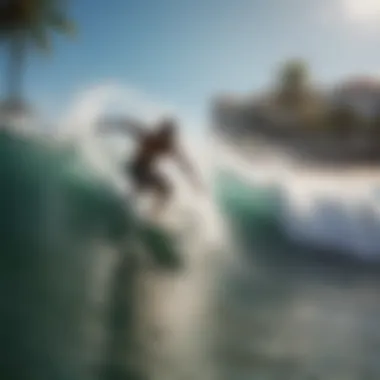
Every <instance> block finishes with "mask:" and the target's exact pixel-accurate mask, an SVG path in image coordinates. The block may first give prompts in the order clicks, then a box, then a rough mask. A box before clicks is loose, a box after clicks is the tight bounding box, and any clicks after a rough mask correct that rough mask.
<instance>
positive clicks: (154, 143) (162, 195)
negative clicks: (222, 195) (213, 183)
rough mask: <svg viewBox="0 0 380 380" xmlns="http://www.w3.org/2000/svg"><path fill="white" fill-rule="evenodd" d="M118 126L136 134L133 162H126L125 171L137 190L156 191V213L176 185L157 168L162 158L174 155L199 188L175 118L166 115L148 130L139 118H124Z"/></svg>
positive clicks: (165, 202) (198, 182)
mask: <svg viewBox="0 0 380 380" xmlns="http://www.w3.org/2000/svg"><path fill="white" fill-rule="evenodd" d="M119 126H121V127H122V129H123V130H125V131H128V132H129V133H130V134H132V135H133V136H134V137H135V140H136V142H137V144H138V145H137V150H136V151H135V154H134V155H133V157H132V160H131V162H129V163H128V164H127V166H126V174H127V175H128V176H129V177H130V178H131V179H132V182H133V186H134V189H135V192H136V193H137V194H140V193H142V192H145V191H151V192H153V193H154V194H155V206H154V209H153V215H158V214H159V213H160V212H161V211H162V209H163V208H164V206H165V205H166V204H167V202H168V201H169V200H170V198H171V196H172V194H173V191H172V190H173V189H172V186H171V184H170V181H169V180H168V179H167V178H166V176H164V175H163V174H162V173H160V172H159V171H158V170H157V169H156V163H157V161H158V160H159V159H160V158H163V157H170V158H172V159H174V160H175V161H176V162H177V164H179V166H180V167H181V168H182V170H183V171H184V172H185V173H186V174H187V176H188V177H189V178H190V179H191V180H192V182H193V184H194V186H195V187H196V188H197V189H200V185H201V183H200V181H199V178H198V177H197V176H196V174H195V171H194V170H193V167H192V165H191V164H190V162H189V160H187V158H186V157H185V155H184V153H183V151H182V150H181V149H180V148H179V144H178V126H177V123H176V121H175V120H174V119H172V118H163V119H162V120H160V121H159V122H158V123H157V125H156V128H154V129H153V130H151V131H150V130H147V128H144V127H143V125H142V124H140V123H137V122H132V121H128V122H124V123H123V122H122V121H120V123H119Z"/></svg>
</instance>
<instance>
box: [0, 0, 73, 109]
mask: <svg viewBox="0 0 380 380" xmlns="http://www.w3.org/2000/svg"><path fill="white" fill-rule="evenodd" d="M66 5H67V1H65V0H2V1H1V3H0V39H1V40H2V42H3V43H5V44H7V46H8V49H9V54H10V61H9V68H8V73H7V82H8V90H7V91H8V93H7V96H8V99H9V100H11V101H12V100H14V101H21V97H22V79H23V72H24V69H25V65H26V56H27V52H28V48H29V47H30V46H34V47H37V48H39V49H41V50H42V51H45V52H48V51H49V50H50V37H51V32H52V31H55V32H60V33H65V34H71V33H73V32H74V31H75V26H74V24H73V23H72V22H71V21H70V19H69V18H68V17H67V16H66V12H65V10H66Z"/></svg>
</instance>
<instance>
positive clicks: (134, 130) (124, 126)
mask: <svg viewBox="0 0 380 380" xmlns="http://www.w3.org/2000/svg"><path fill="white" fill-rule="evenodd" d="M146 129H147V128H146V125H145V124H144V123H142V122H140V121H138V120H134V119H129V118H105V119H102V120H100V121H99V122H98V128H97V130H98V131H99V132H100V133H111V132H121V133H127V134H128V135H131V136H132V137H134V138H136V139H140V138H143V137H144V136H145V134H146Z"/></svg>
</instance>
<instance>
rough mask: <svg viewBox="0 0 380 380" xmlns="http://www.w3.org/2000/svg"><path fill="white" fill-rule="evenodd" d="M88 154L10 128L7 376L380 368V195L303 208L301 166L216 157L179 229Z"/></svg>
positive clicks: (181, 209)
mask: <svg viewBox="0 0 380 380" xmlns="http://www.w3.org/2000/svg"><path fill="white" fill-rule="evenodd" d="M81 152H82V147H81V145H80V144H79V145H76V144H73V143H72V142H68V141H66V142H65V143H63V142H61V143H57V141H54V142H53V140H50V139H43V140H41V139H40V138H38V137H37V136H23V135H16V134H14V133H10V132H2V133H1V135H0V156H1V160H0V168H1V170H0V173H1V181H2V184H1V189H0V202H1V208H0V209H1V210H2V213H1V226H2V228H1V239H0V242H1V243H0V244H1V250H0V252H1V256H0V257H1V265H0V270H1V276H0V278H1V286H0V289H1V292H2V300H3V302H2V306H1V307H2V310H1V313H0V318H1V319H0V336H1V337H2V339H1V345H0V347H1V358H2V359H1V362H0V371H1V378H3V379H10V378H12V379H26V378H27V379H31V380H33V379H36V380H37V379H38V380H43V379H49V380H50V379H52V378H54V379H62V380H63V379H70V380H71V379H78V380H79V379H81V380H85V379H88V380H95V379H99V380H100V379H127V378H128V379H165V380H168V379H190V378H191V379H193V378H197V379H214V378H215V379H221V378H222V379H223V378H224V379H326V380H329V379H345V380H349V379H378V378H379V375H380V368H379V364H378V360H377V359H378V355H379V350H380V328H379V326H378V324H379V322H378V321H379V316H380V302H379V301H380V299H379V298H380V296H379V294H380V292H379V290H380V289H379V288H380V281H379V276H378V273H379V265H378V262H377V257H376V249H377V248H376V236H377V231H376V225H377V224H376V223H377V216H376V215H377V214H376V210H377V209H376V191H372V192H370V194H372V195H373V194H374V195H373V198H371V201H370V202H373V204H372V206H373V207H372V206H371V207H368V204H367V203H366V206H363V203H360V202H359V203H358V205H359V206H358V207H356V208H353V209H352V208H350V212H349V213H348V214H347V213H342V212H341V210H342V209H344V210H345V207H347V205H348V206H350V205H351V204H352V202H351V201H349V200H348V199H349V198H345V200H344V201H343V198H344V197H343V196H342V194H343V192H344V191H343V190H342V193H341V194H340V193H339V192H338V193H334V194H333V195H331V194H330V196H329V197H328V200H327V201H326V194H324V198H323V199H324V201H323V202H321V201H320V193H318V194H319V195H318V197H316V198H315V199H317V200H316V201H315V202H314V206H313V207H314V208H313V209H312V210H313V211H312V212H309V213H305V212H303V213H300V212H299V210H301V209H302V210H304V208H298V204H297V202H296V203H294V199H298V198H299V195H298V193H297V191H295V190H297V189H298V190H299V189H300V186H299V185H294V186H293V187H289V186H288V185H289V178H290V176H289V175H290V174H291V169H286V170H284V167H283V166H277V167H280V168H281V170H280V171H279V172H278V171H277V172H273V173H275V174H273V175H272V177H271V178H269V179H268V178H266V180H265V181H263V180H260V181H259V180H257V177H255V176H254V178H253V179H252V178H251V179H250V180H248V179H249V178H248V177H251V174H252V172H253V173H254V174H257V173H264V174H268V172H269V169H268V168H267V167H266V168H264V169H263V163H261V164H260V165H261V166H260V165H259V164H258V162H255V161H252V162H250V163H249V164H248V165H247V166H246V168H245V169H242V167H241V166H239V165H237V164H232V165H231V164H230V165H229V166H224V165H223V164H222V161H223V160H221V159H220V160H219V159H217V160H216V161H217V162H218V167H215V168H214V169H213V176H212V178H211V179H210V183H211V185H210V193H209V195H208V196H207V197H204V198H203V199H198V197H197V196H196V195H192V194H193V193H191V192H190V191H185V190H182V188H181V189H180V190H179V193H180V194H179V195H178V202H179V206H178V209H176V210H177V211H175V210H174V211H173V213H178V216H177V219H176V220H177V222H176V223H177V224H178V226H177V227H178V228H177V229H176V233H175V234H174V233H173V234H172V235H171V234H170V233H167V235H165V234H163V233H162V231H161V232H160V231H157V230H155V229H151V228H150V227H149V225H147V224H146V222H144V221H143V220H142V219H141V218H140V216H139V215H138V213H136V210H135V208H134V207H133V201H132V200H131V199H129V198H128V196H125V194H123V193H122V192H120V189H119V188H118V186H116V184H114V182H113V177H112V176H107V175H106V174H107V170H100V168H99V167H98V166H97V165H96V164H94V165H92V164H91V163H90V162H89V161H88V160H85V159H84V157H83V155H82V153H81ZM90 161H91V160H90ZM255 164H256V167H257V170H256V169H255ZM234 165H235V166H234ZM274 166H276V165H274ZM260 168H261V169H260ZM242 171H245V172H247V171H248V173H245V174H246V176H244V175H243V174H244V173H242ZM280 173H281V174H280ZM262 177H263V176H261V175H260V178H261V179H262ZM247 178H248V179H247ZM285 185H286V186H285ZM292 189H293V190H292ZM289 194H290V195H292V197H289ZM366 194H367V193H366ZM372 195H371V196H372ZM189 197H190V198H189ZM366 197H367V198H368V196H367V195H366ZM301 198H302V202H300V203H301V204H302V205H304V204H305V202H304V199H305V195H304V193H303V196H302V197H301ZM311 198H313V197H311ZM364 198H365V197H364ZM364 198H363V199H364ZM367 198H365V199H367ZM189 199H190V201H189ZM313 199H314V198H313ZM290 200H291V201H290ZM367 200H368V199H367ZM326 202H327V204H328V205H329V206H328V207H327V210H328V211H329V212H327V211H326V206H323V205H325V204H326ZM334 202H335V203H334ZM306 203H307V202H306ZM309 203H310V202H309ZM309 203H308V204H309ZM320 205H322V206H323V207H322V206H320ZM360 205H362V206H360ZM318 207H320V208H322V209H324V212H323V213H322V216H323V217H318V218H316V217H315V215H318V213H317V214H316V213H315V210H318ZM333 210H336V211H335V212H333ZM363 210H364V211H363ZM370 210H375V211H374V214H371V211H370ZM342 215H343V216H342ZM347 215H349V218H348V217H347ZM363 215H364V216H363ZM347 219H349V220H350V221H351V222H350V224H349V227H347V228H346V229H345V230H338V229H337V224H339V223H338V222H340V221H342V222H343V221H344V220H347ZM329 220H330V221H331V222H330V225H329V223H328V221H329ZM296 222H297V223H296ZM363 225H364V226H366V228H364V230H366V231H369V230H371V231H372V232H371V235H368V234H367V235H363V233H357V236H358V237H357V240H358V239H362V240H363V241H369V240H371V242H372V243H371V244H370V245H368V246H367V245H363V244H360V245H359V248H360V247H364V248H360V249H358V246H353V247H349V245H347V244H346V245H344V244H343V245H337V244H336V243H337V242H339V241H342V240H345V239H349V238H351V239H352V236H353V234H354V232H355V231H357V230H358V228H359V227H360V226H363ZM369 225H370V226H371V228H369V227H368V226H369ZM321 226H323V227H324V229H321ZM290 227H291V228H290ZM301 227H302V228H301ZM331 230H332V231H334V234H332V235H333V236H335V237H337V238H336V239H335V240H334V239H333V240H331V236H332V235H331V233H329V231H331ZM315 231H318V234H316V233H315ZM363 236H364V238H363ZM319 243H321V244H319ZM351 245H352V244H351ZM350 248H352V249H350ZM363 252H364V254H363Z"/></svg>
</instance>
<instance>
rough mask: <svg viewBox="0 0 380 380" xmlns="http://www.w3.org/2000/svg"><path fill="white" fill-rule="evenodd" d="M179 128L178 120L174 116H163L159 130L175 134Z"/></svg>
mask: <svg viewBox="0 0 380 380" xmlns="http://www.w3.org/2000/svg"><path fill="white" fill-rule="evenodd" d="M176 129H177V121H176V120H175V119H174V118H173V117H165V118H162V119H161V120H160V121H159V123H158V130H159V131H160V132H161V133H165V134H173V133H174V132H175V130H176Z"/></svg>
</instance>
